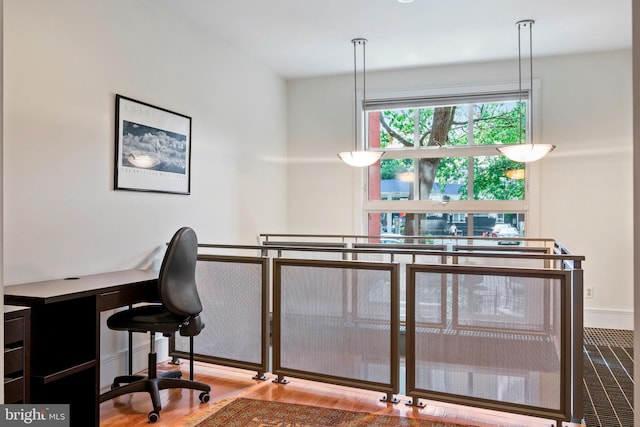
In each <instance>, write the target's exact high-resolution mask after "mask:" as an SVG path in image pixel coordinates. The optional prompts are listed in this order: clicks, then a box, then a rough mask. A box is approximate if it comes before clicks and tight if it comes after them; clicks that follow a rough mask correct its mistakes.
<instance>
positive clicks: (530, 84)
mask: <svg viewBox="0 0 640 427" xmlns="http://www.w3.org/2000/svg"><path fill="white" fill-rule="evenodd" d="M534 22H535V21H533V20H532V19H527V20H524V21H518V22H517V24H518V115H519V118H518V134H519V139H520V143H521V144H522V118H523V117H522V40H521V38H520V30H521V26H522V25H524V26H527V25H528V26H529V81H530V83H529V117H530V118H531V117H533V114H532V113H533V111H532V109H533V30H532V27H533V23H534ZM529 140H530V141H531V145H532V146H533V144H534V142H533V123H529ZM525 143H526V141H525Z"/></svg>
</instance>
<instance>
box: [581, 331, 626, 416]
mask: <svg viewBox="0 0 640 427" xmlns="http://www.w3.org/2000/svg"><path fill="white" fill-rule="evenodd" d="M583 381H584V420H585V424H586V425H587V427H596V426H598V427H617V426H620V427H633V331H625V330H617V329H596V328H585V329H584V375H583Z"/></svg>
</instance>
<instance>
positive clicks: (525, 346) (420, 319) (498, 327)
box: [414, 272, 562, 410]
mask: <svg viewBox="0 0 640 427" xmlns="http://www.w3.org/2000/svg"><path fill="white" fill-rule="evenodd" d="M443 283H446V292H444V293H442V292H441V289H443ZM456 286H457V287H458V289H457V296H456V289H455V288H456ZM560 286H561V282H560V280H559V279H543V278H531V277H528V278H522V277H508V276H489V275H484V276H477V275H468V274H443V273H434V272H417V273H416V277H415V292H416V306H415V307H416V308H415V311H416V313H415V314H416V316H415V319H416V323H415V324H416V331H415V367H416V369H415V379H414V381H415V388H416V389H419V390H427V391H434V392H442V393H450V394H456V395H462V396H470V397H475V398H482V399H491V400H497V401H500V402H509V403H515V404H523V405H531V406H535V407H541V408H547V409H552V410H558V409H560V402H561V375H562V374H561V364H560V362H561V360H560V345H559V337H558V334H559V332H558V331H559V328H558V324H559V319H556V317H557V316H558V312H557V309H558V307H560V303H561V301H560V295H561V293H560V292H558V289H559V288H560ZM438 295H439V296H440V297H441V300H440V304H439V305H438V301H437V296H438ZM443 304H444V305H446V306H447V311H446V313H447V319H446V326H445V327H432V326H431V325H428V324H426V323H428V322H429V321H431V320H433V319H434V318H436V317H437V313H439V309H440V308H441V307H442V305H443ZM456 313H457V317H458V318H457V322H456V321H455V320H456V319H455V316H456Z"/></svg>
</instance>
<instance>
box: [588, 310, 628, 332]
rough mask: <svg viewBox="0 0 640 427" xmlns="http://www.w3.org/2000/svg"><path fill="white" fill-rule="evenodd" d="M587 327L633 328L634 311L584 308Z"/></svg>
mask: <svg viewBox="0 0 640 427" xmlns="http://www.w3.org/2000/svg"><path fill="white" fill-rule="evenodd" d="M584 326H585V328H603V329H625V330H630V331H632V330H633V311H627V310H603V309H599V308H585V309H584Z"/></svg>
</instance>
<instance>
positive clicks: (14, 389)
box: [4, 377, 24, 403]
mask: <svg viewBox="0 0 640 427" xmlns="http://www.w3.org/2000/svg"><path fill="white" fill-rule="evenodd" d="M23 399H24V378H23V377H16V378H5V379H4V403H18V402H22V401H23Z"/></svg>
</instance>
